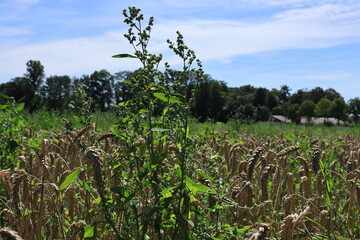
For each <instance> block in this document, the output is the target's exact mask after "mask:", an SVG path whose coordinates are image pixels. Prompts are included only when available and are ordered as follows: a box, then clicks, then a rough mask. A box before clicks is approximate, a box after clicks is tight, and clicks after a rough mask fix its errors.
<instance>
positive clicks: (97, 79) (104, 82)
mask: <svg viewBox="0 0 360 240" xmlns="http://www.w3.org/2000/svg"><path fill="white" fill-rule="evenodd" d="M77 82H78V83H80V84H84V85H85V86H86V93H87V94H88V96H89V97H90V98H91V99H92V102H93V106H92V108H97V109H100V110H101V111H105V110H107V109H109V108H110V107H111V105H112V102H113V101H112V98H113V91H112V89H113V83H114V77H113V76H112V75H111V74H110V73H109V72H108V71H106V70H104V69H103V70H100V71H95V72H93V73H92V74H91V75H90V76H89V75H83V76H82V77H81V78H80V79H79V81H77ZM78 83H77V84H78Z"/></svg>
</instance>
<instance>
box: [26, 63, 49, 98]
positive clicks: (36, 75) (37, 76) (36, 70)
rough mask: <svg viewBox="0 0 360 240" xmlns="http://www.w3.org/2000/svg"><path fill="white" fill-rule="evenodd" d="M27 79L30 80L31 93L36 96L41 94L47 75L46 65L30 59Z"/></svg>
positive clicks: (27, 65)
mask: <svg viewBox="0 0 360 240" xmlns="http://www.w3.org/2000/svg"><path fill="white" fill-rule="evenodd" d="M24 77H25V79H26V80H27V81H28V84H29V86H30V90H31V93H32V94H33V95H34V96H35V95H37V94H39V90H40V87H41V84H42V83H43V80H44V77H45V71H44V66H43V65H42V64H41V62H40V61H36V60H30V61H28V62H27V63H26V73H25V74H24Z"/></svg>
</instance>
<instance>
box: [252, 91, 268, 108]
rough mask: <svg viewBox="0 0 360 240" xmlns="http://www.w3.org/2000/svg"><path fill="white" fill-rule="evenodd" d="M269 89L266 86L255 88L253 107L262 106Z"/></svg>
mask: <svg viewBox="0 0 360 240" xmlns="http://www.w3.org/2000/svg"><path fill="white" fill-rule="evenodd" d="M268 91H269V90H267V89H266V88H257V89H256V91H255V94H254V100H253V105H254V107H258V106H264V105H265V103H266V95H267V93H268Z"/></svg>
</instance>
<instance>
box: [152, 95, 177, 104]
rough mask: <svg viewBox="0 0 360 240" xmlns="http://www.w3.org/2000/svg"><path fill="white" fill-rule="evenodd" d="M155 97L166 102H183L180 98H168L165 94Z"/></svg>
mask: <svg viewBox="0 0 360 240" xmlns="http://www.w3.org/2000/svg"><path fill="white" fill-rule="evenodd" d="M154 97H156V98H158V99H160V100H161V101H164V102H169V103H181V100H180V99H179V98H178V97H174V96H166V95H165V93H154Z"/></svg>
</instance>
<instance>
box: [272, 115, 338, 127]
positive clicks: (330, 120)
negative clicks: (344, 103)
mask: <svg viewBox="0 0 360 240" xmlns="http://www.w3.org/2000/svg"><path fill="white" fill-rule="evenodd" d="M269 121H271V122H275V123H291V120H290V119H288V118H287V117H285V116H282V115H271V116H270V120H269ZM309 122H310V123H313V124H326V123H328V124H331V125H337V124H340V125H344V124H345V123H344V122H343V121H341V120H340V121H338V120H337V119H336V118H332V117H331V118H326V117H312V118H310V121H309ZM300 123H301V124H306V123H308V118H307V117H301V119H300Z"/></svg>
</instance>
